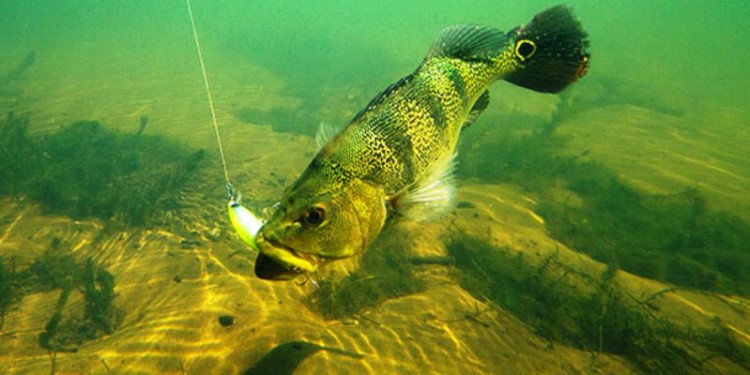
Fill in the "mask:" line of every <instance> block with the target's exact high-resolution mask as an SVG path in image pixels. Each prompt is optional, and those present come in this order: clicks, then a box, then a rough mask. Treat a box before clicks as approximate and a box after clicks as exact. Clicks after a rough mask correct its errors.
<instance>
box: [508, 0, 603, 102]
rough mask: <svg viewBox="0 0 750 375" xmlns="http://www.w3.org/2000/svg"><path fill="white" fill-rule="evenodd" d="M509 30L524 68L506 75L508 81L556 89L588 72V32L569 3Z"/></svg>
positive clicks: (553, 91) (539, 87) (544, 89)
mask: <svg viewBox="0 0 750 375" xmlns="http://www.w3.org/2000/svg"><path fill="white" fill-rule="evenodd" d="M508 34H509V36H511V37H513V36H515V52H516V57H517V58H518V59H519V60H520V61H521V68H520V69H517V70H514V71H513V72H511V73H509V74H507V75H505V76H504V77H503V79H505V80H506V81H508V82H511V83H513V84H516V85H518V86H522V87H525V88H528V89H531V90H534V91H539V92H550V93H556V92H560V91H562V90H563V89H564V88H565V87H567V86H568V85H569V84H571V83H573V82H575V81H576V80H578V79H579V78H581V77H583V75H584V74H586V70H587V69H588V66H589V53H588V51H587V48H588V46H589V42H588V39H587V34H586V32H585V31H584V30H583V28H582V27H581V24H580V23H579V22H578V20H577V19H576V18H575V17H574V16H573V14H572V12H571V10H570V9H569V8H567V7H566V6H564V5H558V6H555V7H552V8H549V9H547V10H545V11H543V12H541V13H539V14H537V15H536V16H534V18H533V19H532V20H531V22H530V23H529V24H528V25H522V26H518V27H516V28H515V29H513V30H511V31H510V32H509V33H508Z"/></svg>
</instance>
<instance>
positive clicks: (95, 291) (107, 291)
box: [0, 239, 122, 352]
mask: <svg viewBox="0 0 750 375" xmlns="http://www.w3.org/2000/svg"><path fill="white" fill-rule="evenodd" d="M0 278H2V280H1V281H2V284H0V285H2V286H0V293H1V294H0V312H2V313H3V315H4V314H5V312H6V311H7V310H8V309H9V308H11V307H12V306H13V304H15V303H18V302H20V301H21V300H22V299H23V298H24V297H25V296H28V295H31V294H35V293H46V292H51V291H55V290H60V295H59V297H58V298H57V302H56V304H55V309H54V313H53V315H52V317H51V318H50V319H49V321H48V322H47V324H46V325H45V327H44V331H43V332H42V333H40V334H39V345H40V346H41V347H43V348H47V349H49V350H52V351H55V352H75V351H77V349H78V347H79V346H80V345H81V344H83V343H84V342H85V341H89V340H93V339H96V338H99V337H101V336H104V335H109V334H111V333H113V332H114V330H115V329H116V328H117V327H118V326H119V324H120V322H121V320H122V311H120V310H119V309H118V308H116V307H115V306H114V299H115V293H114V287H115V280H114V277H113V276H112V274H110V273H109V272H108V271H107V270H106V269H104V268H102V267H101V266H99V265H97V264H96V263H94V261H93V259H91V258H88V259H86V261H85V263H84V264H81V262H78V261H77V260H76V259H74V258H73V256H71V255H70V254H68V253H67V252H66V251H65V250H64V249H63V247H62V243H61V241H60V240H59V239H54V240H53V241H52V242H51V243H50V245H49V247H48V249H47V250H46V251H45V252H44V253H42V254H41V255H39V256H38V257H37V258H36V259H34V261H33V262H32V263H31V264H30V265H29V266H28V267H26V268H25V269H23V270H20V271H17V270H15V268H14V267H11V268H10V270H9V269H8V267H7V266H6V265H5V261H4V260H3V259H0ZM74 293H75V294H80V296H81V297H82V298H83V300H84V307H83V309H80V308H75V306H74V304H72V303H70V302H69V299H70V297H71V296H72V295H74Z"/></svg>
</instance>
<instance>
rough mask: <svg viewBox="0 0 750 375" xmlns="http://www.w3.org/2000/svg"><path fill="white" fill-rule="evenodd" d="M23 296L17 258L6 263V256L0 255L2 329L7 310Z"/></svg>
mask: <svg viewBox="0 0 750 375" xmlns="http://www.w3.org/2000/svg"><path fill="white" fill-rule="evenodd" d="M21 297H22V295H21V293H20V286H19V277H18V273H17V272H16V262H15V259H11V261H10V265H6V261H5V258H2V257H0V330H2V328H3V324H4V323H5V314H6V312H7V311H8V309H9V308H10V307H11V305H13V304H15V303H16V302H18V301H19V300H20V299H21Z"/></svg>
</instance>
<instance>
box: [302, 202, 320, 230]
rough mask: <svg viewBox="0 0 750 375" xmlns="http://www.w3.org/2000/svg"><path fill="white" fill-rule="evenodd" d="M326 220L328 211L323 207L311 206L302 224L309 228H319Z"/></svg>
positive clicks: (303, 217)
mask: <svg viewBox="0 0 750 375" xmlns="http://www.w3.org/2000/svg"><path fill="white" fill-rule="evenodd" d="M325 218H326V211H325V210H324V209H323V207H318V206H311V207H308V208H307V210H306V211H305V214H304V215H303V216H302V222H303V223H304V224H305V225H307V226H310V227H317V226H318V225H320V224H322V223H323V220H325Z"/></svg>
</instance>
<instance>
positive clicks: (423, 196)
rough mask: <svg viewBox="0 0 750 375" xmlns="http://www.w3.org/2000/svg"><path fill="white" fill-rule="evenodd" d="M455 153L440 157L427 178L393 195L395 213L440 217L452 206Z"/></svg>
mask: <svg viewBox="0 0 750 375" xmlns="http://www.w3.org/2000/svg"><path fill="white" fill-rule="evenodd" d="M455 169H456V157H455V154H454V155H451V156H449V157H445V158H443V160H441V161H439V162H438V163H436V164H435V166H434V167H433V168H432V170H431V171H430V173H429V174H428V176H427V178H425V179H424V180H423V181H422V182H420V183H419V184H417V185H415V186H413V187H412V188H411V189H408V190H407V191H405V192H404V193H403V194H400V195H397V196H395V197H393V198H392V200H391V203H392V205H393V207H394V209H395V211H396V213H397V214H398V216H401V217H404V218H407V219H410V220H414V221H425V220H430V219H432V218H435V217H439V216H442V214H444V213H445V212H446V211H450V210H451V209H453V207H454V206H455V204H454V203H455V197H456V186H455V178H454V170H455Z"/></svg>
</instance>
